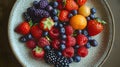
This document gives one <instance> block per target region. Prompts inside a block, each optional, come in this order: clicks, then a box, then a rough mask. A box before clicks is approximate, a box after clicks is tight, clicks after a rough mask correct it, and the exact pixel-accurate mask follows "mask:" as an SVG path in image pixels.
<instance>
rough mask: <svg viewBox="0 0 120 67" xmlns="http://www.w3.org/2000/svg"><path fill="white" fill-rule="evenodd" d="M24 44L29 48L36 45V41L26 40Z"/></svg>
mask: <svg viewBox="0 0 120 67" xmlns="http://www.w3.org/2000/svg"><path fill="white" fill-rule="evenodd" d="M26 46H27V47H28V48H30V49H33V48H35V47H36V42H35V41H34V40H29V41H27V42H26Z"/></svg>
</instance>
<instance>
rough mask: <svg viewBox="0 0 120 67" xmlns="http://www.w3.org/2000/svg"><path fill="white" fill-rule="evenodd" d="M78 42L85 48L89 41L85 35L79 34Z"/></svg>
mask: <svg viewBox="0 0 120 67" xmlns="http://www.w3.org/2000/svg"><path fill="white" fill-rule="evenodd" d="M76 41H77V44H78V45H79V46H84V45H85V44H86V43H87V42H88V39H87V37H86V36H85V35H83V34H79V35H77V37H76Z"/></svg>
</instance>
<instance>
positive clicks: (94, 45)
mask: <svg viewBox="0 0 120 67" xmlns="http://www.w3.org/2000/svg"><path fill="white" fill-rule="evenodd" d="M89 42H90V45H91V46H93V47H96V46H98V42H97V41H96V40H95V39H93V40H90V41H89Z"/></svg>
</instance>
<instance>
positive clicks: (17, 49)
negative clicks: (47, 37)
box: [8, 0, 115, 67]
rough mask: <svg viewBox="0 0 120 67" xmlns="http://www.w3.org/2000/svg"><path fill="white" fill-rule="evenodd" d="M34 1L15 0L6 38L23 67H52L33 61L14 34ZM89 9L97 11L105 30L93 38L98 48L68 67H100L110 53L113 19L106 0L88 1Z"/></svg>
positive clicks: (17, 36)
mask: <svg viewBox="0 0 120 67" xmlns="http://www.w3.org/2000/svg"><path fill="white" fill-rule="evenodd" d="M33 1H34V0H17V1H16V3H15V5H14V7H13V9H12V11H11V14H10V17H9V23H8V37H9V42H10V45H11V48H12V50H13V53H14V54H15V56H16V58H17V59H18V61H19V62H20V63H21V64H22V65H23V66H25V67H53V66H51V65H48V64H46V63H45V62H44V61H41V60H38V59H34V58H33V57H32V56H31V54H30V50H29V49H28V48H27V47H26V46H25V45H24V43H20V42H19V41H18V39H19V37H20V36H21V35H19V34H17V33H15V32H14V29H15V27H16V26H17V25H18V24H19V23H20V22H22V21H23V18H22V13H23V12H25V11H26V9H27V8H28V7H30V6H32V2H33ZM86 5H88V6H89V7H95V8H96V9H97V13H96V16H98V17H100V18H102V19H104V20H105V21H106V22H107V24H106V25H105V29H104V31H103V32H102V33H100V34H99V35H97V36H95V37H93V38H95V39H96V40H97V41H98V43H99V46H97V47H92V48H90V49H89V54H88V56H87V57H85V58H82V59H81V62H79V63H72V64H70V67H98V66H101V65H102V64H103V63H104V62H105V60H106V59H107V57H108V56H109V53H110V51H111V48H112V45H113V41H114V34H115V30H114V19H113V16H112V12H111V10H110V8H109V5H108V3H107V1H106V0H88V2H87V4H86Z"/></svg>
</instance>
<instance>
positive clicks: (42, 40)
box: [38, 37, 50, 48]
mask: <svg viewBox="0 0 120 67" xmlns="http://www.w3.org/2000/svg"><path fill="white" fill-rule="evenodd" d="M47 45H50V43H49V41H48V40H47V39H46V38H45V37H41V38H40V39H39V40H38V46H40V47H42V48H44V47H45V46H47Z"/></svg>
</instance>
